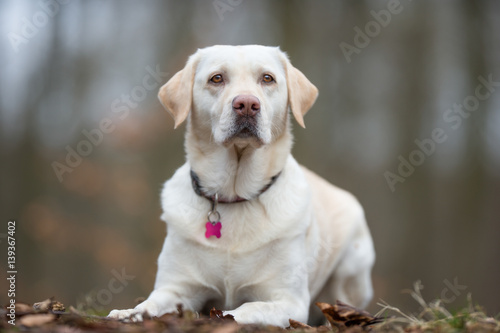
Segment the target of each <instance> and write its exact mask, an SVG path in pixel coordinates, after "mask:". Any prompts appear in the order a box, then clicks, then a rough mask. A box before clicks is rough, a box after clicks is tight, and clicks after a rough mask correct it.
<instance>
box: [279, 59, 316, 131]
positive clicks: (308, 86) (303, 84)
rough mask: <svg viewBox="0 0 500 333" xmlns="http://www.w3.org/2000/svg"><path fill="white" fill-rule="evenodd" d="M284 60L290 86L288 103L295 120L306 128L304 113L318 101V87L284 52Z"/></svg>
mask: <svg viewBox="0 0 500 333" xmlns="http://www.w3.org/2000/svg"><path fill="white" fill-rule="evenodd" d="M283 62H284V65H285V71H286V81H287V86H288V103H289V105H290V108H291V109H292V113H293V116H294V117H295V120H297V122H298V123H299V125H300V126H302V127H304V128H305V127H306V126H305V125H304V115H305V114H306V113H307V111H309V109H310V108H311V107H312V106H313V104H314V102H315V101H316V98H317V97H318V89H317V88H316V87H315V86H314V84H312V83H311V82H310V81H309V80H308V79H307V78H306V76H305V75H304V74H302V72H301V71H299V70H298V69H297V68H295V67H293V66H292V64H291V63H290V60H288V57H286V55H285V54H283Z"/></svg>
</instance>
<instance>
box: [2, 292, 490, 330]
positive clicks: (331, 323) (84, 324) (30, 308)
mask: <svg viewBox="0 0 500 333" xmlns="http://www.w3.org/2000/svg"><path fill="white" fill-rule="evenodd" d="M316 305H317V306H318V307H319V308H320V309H321V310H322V312H323V314H324V315H325V319H326V320H325V321H327V322H328V323H327V325H325V326H319V327H310V326H308V325H306V324H304V323H300V322H297V321H294V320H292V319H291V320H290V326H289V327H288V328H286V329H282V328H278V327H273V326H262V325H239V324H237V323H236V322H235V321H234V319H233V318H232V317H231V316H223V315H222V311H220V310H216V309H212V310H211V311H210V316H201V315H199V314H196V313H193V312H190V311H184V310H183V309H182V307H181V306H179V308H178V311H177V312H176V313H170V314H165V315H163V316H161V317H159V318H149V317H145V318H144V321H142V322H122V321H118V320H112V319H108V318H106V317H100V316H95V315H88V314H86V313H83V312H81V311H79V310H77V309H75V308H74V307H72V306H70V307H69V308H68V309H66V308H65V306H64V305H63V304H61V303H60V302H57V301H55V300H53V299H47V300H45V301H42V302H38V303H34V304H25V303H16V304H15V306H10V307H9V306H4V307H2V308H1V309H0V331H1V332H19V331H27V332H60V333H66V332H71V333H80V332H201V333H203V332H217V333H232V332H282V331H287V330H292V331H296V332H500V321H499V320H498V318H496V319H495V318H492V317H488V316H486V315H485V314H484V313H482V312H480V311H475V310H472V311H465V312H461V313H458V314H455V315H451V314H450V315H448V314H447V313H446V314H445V315H442V314H443V313H442V311H445V310H444V309H442V310H441V312H438V311H436V310H437V309H438V308H434V309H431V308H430V307H429V308H428V309H424V312H423V313H424V315H422V316H421V317H412V316H408V315H405V314H402V313H400V314H399V316H398V315H397V312H398V310H397V309H395V308H391V307H389V306H388V307H387V309H386V310H392V311H393V312H395V313H396V315H393V316H385V317H377V316H374V315H372V314H370V313H367V312H365V311H362V310H359V309H356V308H354V307H351V306H349V305H347V304H344V303H342V302H339V301H337V302H336V303H335V304H333V305H332V304H328V303H317V304H316ZM428 310H432V311H433V312H432V311H431V312H432V313H431V317H432V318H433V319H432V320H425V319H424V317H425V316H428V315H429V311H428Z"/></svg>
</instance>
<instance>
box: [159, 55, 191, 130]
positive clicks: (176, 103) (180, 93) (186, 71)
mask: <svg viewBox="0 0 500 333" xmlns="http://www.w3.org/2000/svg"><path fill="white" fill-rule="evenodd" d="M197 63H198V57H197V56H196V53H195V54H194V55H192V56H191V57H190V58H189V60H188V62H187V63H186V66H185V67H184V68H183V69H182V70H180V71H178V72H177V73H176V74H175V75H174V76H173V77H172V78H171V79H170V80H168V82H167V83H165V84H164V85H163V86H162V87H161V88H160V91H159V92H158V98H159V99H160V102H161V104H163V106H164V107H165V109H167V111H168V112H169V113H170V115H172V117H173V118H174V122H175V125H174V128H177V127H178V126H179V125H180V124H182V123H183V122H184V120H186V118H187V116H188V114H189V111H190V110H191V103H192V99H193V81H194V74H195V71H196V65H197Z"/></svg>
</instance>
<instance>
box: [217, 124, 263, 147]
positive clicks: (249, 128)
mask: <svg viewBox="0 0 500 333" xmlns="http://www.w3.org/2000/svg"><path fill="white" fill-rule="evenodd" d="M232 143H250V144H255V145H257V146H261V145H262V144H263V141H262V139H261V138H260V136H259V131H258V128H257V122H256V120H255V119H254V118H237V119H236V120H235V122H234V126H233V128H232V130H231V133H230V134H229V135H228V137H227V139H226V140H225V141H224V144H225V145H230V144H232Z"/></svg>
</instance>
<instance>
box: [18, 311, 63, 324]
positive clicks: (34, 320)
mask: <svg viewBox="0 0 500 333" xmlns="http://www.w3.org/2000/svg"><path fill="white" fill-rule="evenodd" d="M54 320H56V315H54V314H52V313H41V314H29V315H26V316H23V317H21V318H19V325H23V326H26V327H35V326H41V325H44V324H47V323H50V322H53V321H54Z"/></svg>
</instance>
